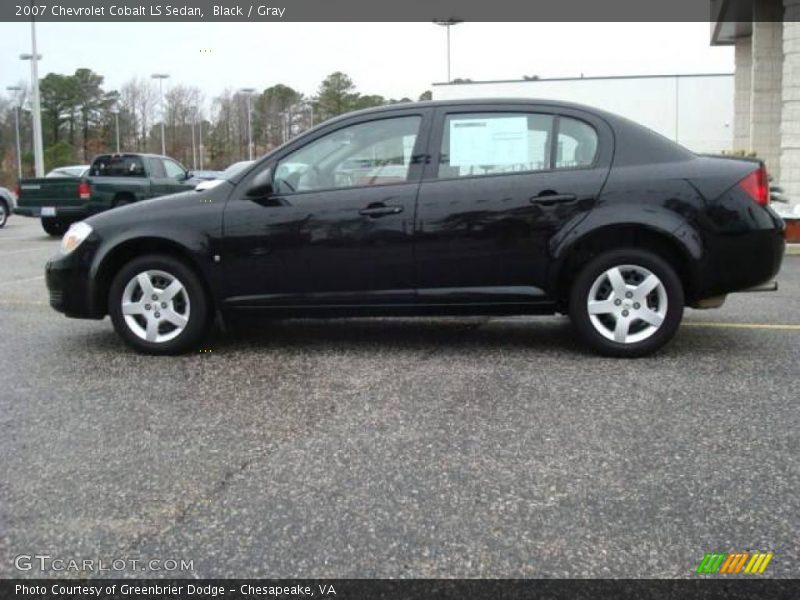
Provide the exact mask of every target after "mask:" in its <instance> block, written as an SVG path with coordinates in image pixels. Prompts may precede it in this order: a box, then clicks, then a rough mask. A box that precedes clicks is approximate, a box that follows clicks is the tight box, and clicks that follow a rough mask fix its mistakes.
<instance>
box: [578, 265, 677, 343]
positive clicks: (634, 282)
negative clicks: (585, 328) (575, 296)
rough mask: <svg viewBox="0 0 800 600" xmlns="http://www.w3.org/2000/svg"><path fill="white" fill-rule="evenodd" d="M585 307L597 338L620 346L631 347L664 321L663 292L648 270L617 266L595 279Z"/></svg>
mask: <svg viewBox="0 0 800 600" xmlns="http://www.w3.org/2000/svg"><path fill="white" fill-rule="evenodd" d="M586 307H587V310H588V313H589V320H590V322H591V323H592V326H593V327H594V328H595V330H596V331H597V332H598V333H599V334H600V335H602V336H603V337H605V338H606V339H609V340H611V341H614V342H617V343H620V344H635V343H637V342H641V341H642V340H646V339H647V338H649V337H651V336H652V335H653V334H655V333H656V332H657V331H658V330H659V328H660V327H661V325H662V323H663V322H664V319H665V318H666V316H667V290H666V288H665V287H664V284H663V282H662V281H661V279H659V278H658V276H657V275H656V274H655V273H653V272H652V271H650V270H649V269H646V268H644V267H642V266H639V265H618V266H614V267H611V268H610V269H607V270H606V271H604V272H603V273H601V274H600V275H599V276H598V277H597V278H596V279H595V281H594V283H593V284H592V287H591V288H590V289H589V294H588V298H587V301H586Z"/></svg>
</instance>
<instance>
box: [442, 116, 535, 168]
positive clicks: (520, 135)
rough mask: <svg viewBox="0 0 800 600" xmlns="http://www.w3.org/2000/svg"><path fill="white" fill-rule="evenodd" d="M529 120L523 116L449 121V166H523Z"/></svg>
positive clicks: (526, 152) (525, 161)
mask: <svg viewBox="0 0 800 600" xmlns="http://www.w3.org/2000/svg"><path fill="white" fill-rule="evenodd" d="M527 136H528V120H527V118H526V117H524V116H514V117H507V118H501V119H498V118H488V119H475V118H470V119H452V120H451V121H450V149H451V154H450V165H451V166H454V167H471V166H481V165H514V164H526V163H528V162H529V156H528V143H527Z"/></svg>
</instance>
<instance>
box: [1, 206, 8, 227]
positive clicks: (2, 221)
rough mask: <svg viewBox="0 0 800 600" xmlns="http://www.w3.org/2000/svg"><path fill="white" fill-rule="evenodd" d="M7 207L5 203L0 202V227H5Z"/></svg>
mask: <svg viewBox="0 0 800 600" xmlns="http://www.w3.org/2000/svg"><path fill="white" fill-rule="evenodd" d="M8 213H9V210H8V206H6V203H5V202H2V201H0V227H5V226H6V222H7V221H8Z"/></svg>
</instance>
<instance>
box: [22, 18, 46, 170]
mask: <svg viewBox="0 0 800 600" xmlns="http://www.w3.org/2000/svg"><path fill="white" fill-rule="evenodd" d="M19 57H20V59H21V60H29V61H31V105H32V106H31V108H32V109H33V164H34V172H35V174H36V177H44V147H43V146H42V106H41V103H40V102H39V61H40V60H41V59H42V55H41V54H37V52H36V23H35V22H34V20H33V19H31V53H30V54H20V55H19Z"/></svg>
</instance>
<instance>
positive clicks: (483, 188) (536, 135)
mask: <svg viewBox="0 0 800 600" xmlns="http://www.w3.org/2000/svg"><path fill="white" fill-rule="evenodd" d="M588 119H590V117H583V116H582V115H575V114H571V115H565V114H558V113H555V112H552V111H550V110H548V109H547V108H546V107H545V108H542V109H541V111H540V110H529V109H528V108H527V107H519V106H516V107H508V106H487V107H486V110H479V111H476V110H475V108H474V107H472V108H470V109H466V108H463V107H453V108H452V109H446V108H442V109H439V111H437V116H436V125H435V129H434V131H435V132H436V133H435V135H434V139H433V140H432V142H431V146H432V148H434V152H433V157H432V158H433V160H432V161H431V164H430V165H429V166H428V170H427V172H426V174H425V177H424V179H423V182H422V185H421V187H420V193H419V204H418V209H417V223H416V230H417V244H416V259H417V279H418V288H419V290H418V294H419V302H421V303H431V304H439V303H453V302H476V303H481V302H488V303H495V302H536V301H539V300H543V299H545V296H546V292H547V268H548V264H549V243H550V241H551V239H552V238H553V236H554V235H556V234H557V233H558V232H560V231H563V230H565V229H566V228H569V227H571V225H572V224H574V223H576V222H577V221H578V220H580V219H581V218H582V217H583V216H585V215H586V214H587V211H589V210H591V208H592V206H593V205H594V202H595V199H596V198H597V195H598V194H599V192H600V190H601V188H602V186H603V183H604V181H605V179H606V176H607V173H608V169H609V165H610V158H611V147H610V146H611V141H610V131H609V130H608V126H607V125H605V124H604V123H602V122H598V121H597V120H591V121H589V120H588Z"/></svg>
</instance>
